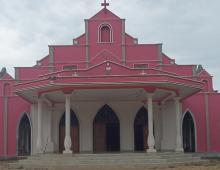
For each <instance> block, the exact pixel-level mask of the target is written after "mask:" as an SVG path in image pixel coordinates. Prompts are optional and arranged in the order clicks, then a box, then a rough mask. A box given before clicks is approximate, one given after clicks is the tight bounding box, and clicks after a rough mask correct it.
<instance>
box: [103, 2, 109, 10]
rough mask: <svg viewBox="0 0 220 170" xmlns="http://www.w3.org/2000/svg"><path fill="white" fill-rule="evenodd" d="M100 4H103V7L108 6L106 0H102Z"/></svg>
mask: <svg viewBox="0 0 220 170" xmlns="http://www.w3.org/2000/svg"><path fill="white" fill-rule="evenodd" d="M101 5H102V6H104V8H105V9H106V7H107V6H109V3H107V2H106V0H104V3H101Z"/></svg>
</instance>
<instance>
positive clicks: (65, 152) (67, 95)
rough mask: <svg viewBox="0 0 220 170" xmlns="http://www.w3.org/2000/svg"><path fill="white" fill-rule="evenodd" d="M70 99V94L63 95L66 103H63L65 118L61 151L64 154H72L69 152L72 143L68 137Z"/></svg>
mask: <svg viewBox="0 0 220 170" xmlns="http://www.w3.org/2000/svg"><path fill="white" fill-rule="evenodd" d="M70 97H71V94H66V95H65V98H66V102H65V106H66V112H65V113H66V116H65V117H66V118H65V139H64V147H65V150H64V151H63V153H64V154H72V151H71V146H72V141H71V137H70Z"/></svg>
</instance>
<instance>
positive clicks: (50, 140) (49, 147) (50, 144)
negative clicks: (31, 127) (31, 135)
mask: <svg viewBox="0 0 220 170" xmlns="http://www.w3.org/2000/svg"><path fill="white" fill-rule="evenodd" d="M48 124H49V125H50V126H49V136H48V145H47V151H48V152H53V151H54V143H53V137H52V133H53V105H52V106H51V109H50V119H49V121H48Z"/></svg>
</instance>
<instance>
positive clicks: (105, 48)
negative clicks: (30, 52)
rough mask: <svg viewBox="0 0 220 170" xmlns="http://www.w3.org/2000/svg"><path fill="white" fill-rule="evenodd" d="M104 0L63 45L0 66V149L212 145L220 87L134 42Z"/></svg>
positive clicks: (197, 69) (212, 148)
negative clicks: (22, 63)
mask: <svg viewBox="0 0 220 170" xmlns="http://www.w3.org/2000/svg"><path fill="white" fill-rule="evenodd" d="M108 5H109V4H108V3H106V2H104V3H103V4H102V6H103V9H101V10H100V11H99V12H98V13H97V14H95V15H94V16H92V17H91V18H89V19H85V33H84V34H82V35H80V36H79V37H78V38H75V39H73V43H72V44H71V45H49V54H48V55H47V56H45V57H43V58H41V59H40V60H38V61H37V62H36V65H34V66H32V67H16V68H15V76H14V78H13V77H12V76H11V75H9V74H8V73H7V71H6V69H5V68H3V69H2V71H1V72H0V157H9V156H17V155H32V154H37V153H61V154H66V153H68V154H69V153H100V152H136V151H143V152H162V151H173V152H220V94H219V93H218V92H217V91H215V90H214V89H213V84H212V76H211V75H210V74H209V73H208V72H207V71H206V70H205V69H203V68H202V66H200V65H199V66H198V65H180V64H177V63H175V60H174V59H172V58H170V57H169V56H168V55H166V54H164V53H163V51H162V44H160V43H158V44H139V43H138V39H137V38H134V37H133V36H131V35H129V34H128V33H126V32H125V19H122V18H120V17H118V16H117V15H115V14H114V13H112V12H111V11H110V10H108V9H107V8H106V7H107V6H108Z"/></svg>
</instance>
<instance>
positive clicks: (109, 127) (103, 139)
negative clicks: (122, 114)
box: [93, 105, 120, 152]
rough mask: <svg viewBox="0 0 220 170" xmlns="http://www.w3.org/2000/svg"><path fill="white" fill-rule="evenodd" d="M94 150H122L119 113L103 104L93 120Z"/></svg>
mask: <svg viewBox="0 0 220 170" xmlns="http://www.w3.org/2000/svg"><path fill="white" fill-rule="evenodd" d="M93 150H94V152H116V151H120V123H119V120H118V117H117V115H116V114H115V113H114V111H113V110H112V109H111V108H110V107H109V106H108V105H105V106H103V107H102V108H101V109H100V110H99V112H98V113H97V114H96V117H95V119H94V121H93Z"/></svg>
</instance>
